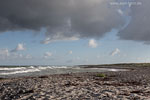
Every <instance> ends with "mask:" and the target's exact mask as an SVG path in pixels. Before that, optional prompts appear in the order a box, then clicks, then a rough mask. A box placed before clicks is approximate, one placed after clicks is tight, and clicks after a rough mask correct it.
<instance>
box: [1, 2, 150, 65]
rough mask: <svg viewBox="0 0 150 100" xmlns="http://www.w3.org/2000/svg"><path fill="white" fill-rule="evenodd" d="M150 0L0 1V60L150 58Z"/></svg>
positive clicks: (137, 60) (115, 60) (65, 62)
mask: <svg viewBox="0 0 150 100" xmlns="http://www.w3.org/2000/svg"><path fill="white" fill-rule="evenodd" d="M149 8H150V1H149V0H44V1H43V0H12V1H10V0H5V1H4V0H0V65H84V64H86V65H87V64H112V63H142V62H150V52H149V51H150V28H149V26H150V13H149Z"/></svg>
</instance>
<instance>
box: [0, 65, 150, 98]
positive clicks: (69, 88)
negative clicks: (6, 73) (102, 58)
mask: <svg viewBox="0 0 150 100" xmlns="http://www.w3.org/2000/svg"><path fill="white" fill-rule="evenodd" d="M103 67H108V68H116V69H117V68H118V69H128V70H127V71H117V72H115V71H109V72H82V73H67V74H53V75H44V76H34V77H29V76H28V77H27V76H26V77H18V78H1V79H0V99H1V100H149V99H150V67H149V65H144V64H127V65H125V64H123V65H111V66H99V65H86V67H85V69H86V68H88V69H90V68H103Z"/></svg>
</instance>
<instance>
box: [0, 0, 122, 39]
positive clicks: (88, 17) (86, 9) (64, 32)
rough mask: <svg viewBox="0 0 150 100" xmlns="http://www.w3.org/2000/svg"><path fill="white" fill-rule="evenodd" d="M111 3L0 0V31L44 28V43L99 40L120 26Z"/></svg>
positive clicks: (96, 0)
mask: <svg viewBox="0 0 150 100" xmlns="http://www.w3.org/2000/svg"><path fill="white" fill-rule="evenodd" d="M111 1H113V0H0V31H1V32H4V31H15V30H24V29H29V30H35V31H39V30H40V29H41V28H46V29H47V32H46V37H47V40H49V41H51V40H59V39H62V40H63V39H64V40H66V39H72V38H75V37H78V38H85V37H97V38H100V37H102V36H103V35H104V34H105V33H106V32H109V31H111V29H112V28H120V27H121V26H123V24H124V20H123V19H122V16H121V15H120V14H119V13H118V10H117V9H118V8H117V7H111V6H110V5H109V3H110V2H111Z"/></svg>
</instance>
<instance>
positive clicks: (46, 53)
mask: <svg viewBox="0 0 150 100" xmlns="http://www.w3.org/2000/svg"><path fill="white" fill-rule="evenodd" d="M50 56H52V53H51V52H45V53H44V58H48V57H50Z"/></svg>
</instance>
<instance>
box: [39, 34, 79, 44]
mask: <svg viewBox="0 0 150 100" xmlns="http://www.w3.org/2000/svg"><path fill="white" fill-rule="evenodd" d="M76 40H79V38H78V36H72V37H65V36H64V35H62V34H61V33H60V32H59V33H57V34H55V35H53V36H51V37H47V38H45V39H44V40H43V41H41V43H42V44H49V43H52V42H57V41H76Z"/></svg>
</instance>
